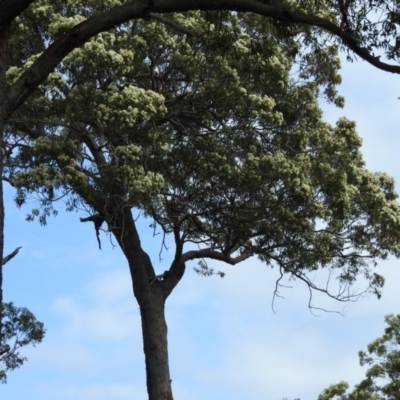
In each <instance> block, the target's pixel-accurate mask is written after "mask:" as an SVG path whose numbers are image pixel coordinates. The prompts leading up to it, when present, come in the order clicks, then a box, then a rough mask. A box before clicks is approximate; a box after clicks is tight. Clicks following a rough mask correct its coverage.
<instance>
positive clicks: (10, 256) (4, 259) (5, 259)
mask: <svg viewBox="0 0 400 400" xmlns="http://www.w3.org/2000/svg"><path fill="white" fill-rule="evenodd" d="M19 249H22V246H19V247H17V248H16V249H15V250H14V251H13V252H12V253H10V254H9V255H8V256H6V257H4V258H3V260H2V262H1V265H5V264H7V263H8V262H9V261H10V260H11V259H12V258H14V257H15V256H16V255H17V254H18V252H19Z"/></svg>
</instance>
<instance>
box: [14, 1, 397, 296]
mask: <svg viewBox="0 0 400 400" xmlns="http://www.w3.org/2000/svg"><path fill="white" fill-rule="evenodd" d="M85 3H86V5H85V6H82V5H81V4H80V2H77V1H73V0H69V1H68V2H61V1H49V0H41V1H35V2H34V4H33V5H32V6H31V8H30V9H28V10H27V11H26V12H25V13H24V14H23V15H21V16H20V17H19V18H18V20H17V21H16V23H15V24H14V27H13V36H12V39H11V45H10V46H11V47H12V51H11V47H10V54H9V69H8V79H9V81H10V82H12V81H14V80H15V79H17V77H18V76H19V75H20V74H21V73H22V72H23V70H24V69H25V68H27V67H28V66H29V65H30V63H31V62H32V61H33V60H34V59H35V58H36V57H38V55H39V54H40V53H41V51H43V49H44V46H45V45H46V44H47V43H49V42H51V41H52V40H54V39H55V38H57V37H59V35H61V34H62V33H63V32H64V31H65V29H67V28H69V27H71V26H73V25H75V24H77V23H78V22H80V21H82V20H83V19H84V18H85V17H88V16H90V15H92V14H93V13H97V12H100V11H101V10H102V9H105V8H107V7H111V6H113V5H115V4H117V3H121V2H118V1H106V0H103V1H100V2H99V1H87V2H85ZM167 17H168V21H167V22H166V23H163V22H165V21H161V22H160V21H155V20H152V19H150V20H136V21H133V22H132V23H128V24H126V25H123V26H120V27H118V28H116V29H115V30H113V31H109V32H104V33H102V34H99V35H98V36H96V37H95V38H93V39H92V40H90V41H89V42H88V43H86V44H85V45H84V46H83V47H82V48H78V49H76V50H74V51H73V52H72V53H71V54H70V55H69V56H68V57H67V58H66V59H65V60H64V61H63V63H62V64H61V65H60V66H59V67H58V68H57V69H56V70H55V71H54V72H53V73H52V74H51V75H50V76H49V78H48V79H47V81H46V82H45V83H44V84H43V85H42V86H41V87H40V89H39V90H37V92H36V93H35V95H34V96H32V97H31V99H30V100H29V101H28V102H27V103H26V104H25V105H24V106H23V107H21V108H20V109H19V111H18V112H17V113H16V114H14V116H13V118H12V119H10V120H9V123H8V126H7V135H6V136H7V137H6V140H7V146H6V149H7V155H8V161H7V167H6V179H8V180H9V181H10V182H11V183H12V184H13V185H14V186H15V187H17V188H18V195H17V198H16V200H17V203H18V204H22V203H23V202H24V201H25V199H26V196H27V195H28V194H29V193H30V192H36V193H39V195H40V198H41V202H42V203H41V205H42V210H43V214H41V215H40V217H41V221H42V222H45V217H46V215H48V214H49V213H50V212H51V210H52V202H53V201H55V200H56V199H57V198H59V196H61V195H63V196H67V197H68V205H69V206H70V207H71V208H74V207H75V206H77V205H78V203H79V202H83V203H84V204H86V205H88V206H89V207H90V208H91V209H92V210H93V212H95V213H98V214H101V215H102V216H103V217H104V218H105V219H106V220H107V221H108V222H109V223H110V221H111V220H112V215H110V214H109V208H108V204H111V203H112V204H113V205H114V206H115V205H118V207H119V208H125V207H131V208H135V209H140V210H142V211H143V212H145V213H146V215H148V216H151V217H152V218H154V220H155V222H156V223H157V224H158V225H159V226H160V227H161V228H162V229H163V231H164V232H166V233H171V232H174V233H175V235H179V237H180V238H183V239H184V241H186V242H192V243H196V244H198V245H199V246H200V248H201V249H208V252H207V253H205V252H204V251H203V252H198V253H196V252H191V253H188V254H189V255H188V256H187V259H190V258H196V257H197V256H201V257H203V256H208V257H211V258H215V259H220V260H224V261H227V262H230V263H235V262H237V261H240V260H243V259H245V258H247V257H249V256H251V255H257V256H258V257H259V258H260V259H261V260H263V261H264V262H265V263H267V264H270V265H278V266H279V267H280V268H281V271H282V273H283V272H286V273H289V274H291V275H292V276H294V277H298V278H300V279H305V280H307V279H308V278H306V275H305V273H306V272H307V271H313V270H316V269H318V268H320V267H327V268H329V269H330V270H335V269H337V270H338V271H339V278H340V282H341V283H342V284H343V285H344V287H342V289H343V291H341V292H339V296H338V297H339V298H347V296H348V292H347V291H345V290H344V289H345V288H346V287H347V286H346V285H347V284H351V283H352V282H353V281H354V279H355V278H356V276H358V275H359V274H363V275H364V276H365V277H366V278H367V280H368V282H369V284H370V285H371V286H370V289H371V290H373V291H375V292H376V293H377V294H379V289H380V287H381V286H382V284H383V280H382V278H381V277H379V276H377V275H375V274H372V273H371V272H370V269H369V262H370V261H374V260H376V259H377V258H385V257H386V256H387V255H388V254H389V253H394V254H396V255H399V254H400V246H399V240H398V239H399V237H400V236H399V235H400V210H399V205H398V203H397V202H396V197H397V196H396V194H395V193H394V190H393V187H394V183H393V181H392V179H391V178H389V177H388V176H387V175H385V174H373V173H371V172H369V171H368V170H366V168H365V164H364V162H363V160H362V156H361V153H360V146H361V139H360V138H359V136H358V135H357V133H356V130H355V124H354V122H351V121H349V120H347V119H344V118H343V119H340V120H339V121H338V123H337V125H336V126H335V127H333V126H330V125H329V124H327V123H324V122H323V121H322V112H321V110H320V108H319V107H318V98H319V96H320V95H324V96H325V98H326V99H328V100H329V101H332V102H335V103H336V104H337V105H341V104H342V103H343V99H341V98H340V97H339V96H338V95H337V92H336V89H335V85H336V84H338V83H340V77H339V75H338V72H337V71H338V69H339V59H338V55H337V48H336V47H335V46H325V47H316V46H314V44H315V43H314V42H313V41H312V40H311V39H310V38H311V31H310V30H308V29H306V28H302V30H301V32H300V33H299V31H298V29H299V28H298V27H297V26H285V25H283V24H281V23H274V22H271V21H269V20H267V19H264V18H262V17H259V16H256V15H251V14H239V13H235V12H213V13H207V12H190V13H187V14H185V15H183V14H178V13H177V14H174V15H168V16H167ZM161 18H164V17H161ZM190 32H193V34H191V33H190ZM299 38H301V39H302V40H300V39H299ZM15 42H18V43H23V44H24V45H23V46H13V43H15ZM114 209H115V208H114ZM34 213H36V214H37V215H39V211H38V210H37V211H34ZM308 282H309V283H310V284H311V282H310V281H308Z"/></svg>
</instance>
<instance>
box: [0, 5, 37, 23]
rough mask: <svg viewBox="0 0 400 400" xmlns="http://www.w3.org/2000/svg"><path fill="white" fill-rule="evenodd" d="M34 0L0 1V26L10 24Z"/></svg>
mask: <svg viewBox="0 0 400 400" xmlns="http://www.w3.org/2000/svg"><path fill="white" fill-rule="evenodd" d="M34 1H35V0H0V25H3V24H10V23H11V22H12V21H13V20H14V19H15V18H16V17H18V15H20V14H21V13H22V12H23V11H24V10H25V9H27V8H28V7H29V5H30V4H32V3H33V2H34Z"/></svg>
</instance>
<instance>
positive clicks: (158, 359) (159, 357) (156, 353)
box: [139, 291, 173, 400]
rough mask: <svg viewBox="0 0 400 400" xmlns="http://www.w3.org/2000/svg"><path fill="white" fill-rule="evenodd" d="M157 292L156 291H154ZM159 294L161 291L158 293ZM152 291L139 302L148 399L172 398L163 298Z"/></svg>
mask: <svg viewBox="0 0 400 400" xmlns="http://www.w3.org/2000/svg"><path fill="white" fill-rule="evenodd" d="M156 292H157V291H156ZM160 294H161V293H160ZM160 294H157V293H154V294H152V295H151V296H150V297H149V298H148V299H145V300H142V301H141V302H140V303H141V304H140V305H139V306H140V315H141V317H142V332H143V350H144V354H145V359H146V382H147V391H148V393H149V400H173V396H172V390H171V379H170V374H169V360H168V341H167V324H166V321H165V312H164V303H165V302H164V299H163V298H162V297H161V296H160Z"/></svg>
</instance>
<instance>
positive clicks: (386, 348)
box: [318, 314, 400, 400]
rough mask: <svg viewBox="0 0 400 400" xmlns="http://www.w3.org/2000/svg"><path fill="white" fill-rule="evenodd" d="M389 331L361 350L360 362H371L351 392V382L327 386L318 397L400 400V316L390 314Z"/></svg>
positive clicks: (388, 316) (363, 363)
mask: <svg viewBox="0 0 400 400" xmlns="http://www.w3.org/2000/svg"><path fill="white" fill-rule="evenodd" d="M385 322H386V323H387V325H388V326H387V327H386V328H385V333H384V334H383V336H381V337H380V338H378V339H375V340H374V341H373V342H371V343H370V344H369V345H368V353H366V352H364V351H360V352H359V353H358V354H359V358H360V365H362V366H363V365H369V366H370V368H369V369H368V370H367V372H366V378H365V379H364V380H363V381H361V382H360V383H359V384H358V385H356V386H355V388H354V390H353V391H352V392H351V393H347V389H348V388H349V385H348V383H347V382H339V383H337V384H335V385H331V386H330V387H329V388H327V389H325V390H324V391H323V392H322V393H321V394H320V395H319V397H318V400H333V399H336V400H398V399H399V396H400V315H393V314H390V315H386V316H385Z"/></svg>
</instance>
